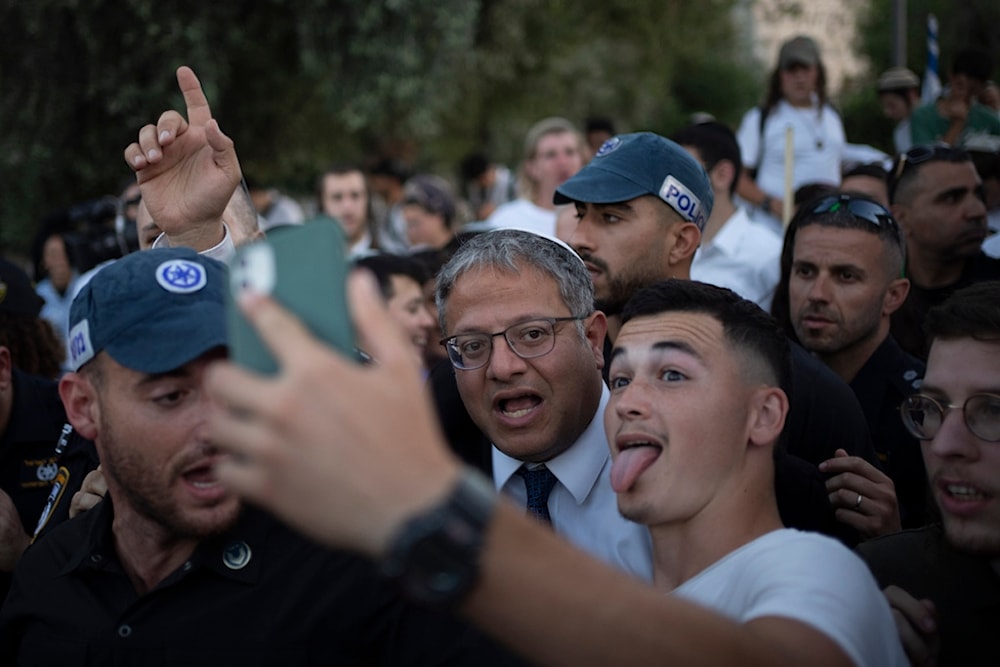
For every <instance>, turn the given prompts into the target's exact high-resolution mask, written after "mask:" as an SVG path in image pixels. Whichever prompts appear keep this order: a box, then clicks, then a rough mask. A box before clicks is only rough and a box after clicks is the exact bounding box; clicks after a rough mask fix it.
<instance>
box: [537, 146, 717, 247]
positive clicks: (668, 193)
mask: <svg viewBox="0 0 1000 667" xmlns="http://www.w3.org/2000/svg"><path fill="white" fill-rule="evenodd" d="M643 195H653V196H654V197H659V198H660V199H662V200H663V201H664V202H666V204H667V205H668V206H669V207H670V208H672V209H674V210H675V211H677V213H679V214H680V216H681V217H682V218H684V219H685V220H687V221H688V222H693V223H694V224H696V225H698V229H704V227H705V222H706V221H707V220H708V216H709V215H711V213H712V203H713V202H714V199H715V196H714V195H713V194H712V185H711V183H710V182H709V180H708V174H706V173H705V169H704V168H703V167H702V166H701V164H699V163H698V161H697V160H695V159H694V158H693V157H692V156H691V154H690V153H688V152H687V151H686V150H684V149H683V148H681V147H680V146H679V145H677V144H676V143H674V142H673V141H670V140H669V139H666V138H664V137H661V136H660V135H658V134H654V133H652V132H635V133H633V134H620V135H618V136H616V137H612V138H610V139H608V140H607V141H605V142H604V145H603V146H601V148H600V149H599V150H598V151H597V154H596V155H594V159H593V160H591V161H590V163H589V164H588V165H587V166H585V167H584V168H583V169H581V170H580V171H578V172H577V173H576V175H575V176H573V177H572V178H570V179H569V180H567V181H566V182H565V183H563V184H562V185H560V186H559V187H558V188H557V189H556V193H555V196H554V197H553V202H554V203H556V204H569V203H571V202H586V203H589V204H613V203H615V202H624V201H629V200H630V199H635V198H636V197H642V196H643Z"/></svg>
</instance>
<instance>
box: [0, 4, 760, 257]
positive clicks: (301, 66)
mask: <svg viewBox="0 0 1000 667" xmlns="http://www.w3.org/2000/svg"><path fill="white" fill-rule="evenodd" d="M735 4H738V3H737V1H736V0H701V1H700V2H697V3H691V2H684V1H682V0H655V1H654V0H577V1H575V2H570V1H568V0H437V1H436V2H433V3H427V2H422V1H420V0H382V1H381V2H371V1H370V0H333V1H331V0H296V1H294V2H293V1H291V0H229V1H227V2H216V3H212V2H204V3H202V2H190V1H187V2H185V1H181V0H158V1H154V0H90V1H89V2H82V1H81V0H32V2H27V1H20V0H15V1H14V2H10V3H0V90H2V95H0V127H2V128H3V132H2V133H0V249H4V248H7V249H15V250H21V251H23V250H24V249H26V246H27V243H28V241H29V239H30V237H31V235H32V234H34V232H35V230H36V228H37V224H38V220H39V219H40V218H41V216H42V215H44V214H45V213H46V212H48V211H51V210H55V209H61V208H63V207H66V206H68V205H70V204H72V203H74V202H78V201H81V200H85V199H91V198H95V197H98V196H101V195H105V194H109V193H117V192H118V191H119V190H120V189H121V187H122V184H123V183H124V182H125V180H126V179H128V178H129V177H130V176H131V172H130V171H129V170H128V169H127V167H126V166H125V165H124V163H123V161H122V157H121V153H122V149H124V147H125V146H126V145H127V144H128V143H129V142H131V141H133V140H134V139H135V137H136V134H137V130H138V129H139V128H140V127H141V126H142V125H144V124H146V123H150V122H155V121H156V118H157V116H158V114H159V113H160V112H161V111H163V110H164V109H167V108H180V106H179V105H181V103H182V100H181V99H180V95H179V93H178V92H177V91H176V82H175V80H174V76H173V73H174V71H175V69H176V67H177V66H179V65H181V64H189V65H191V66H192V67H193V68H194V69H195V71H196V72H197V73H198V75H199V77H200V78H201V79H202V83H203V85H204V86H205V89H206V93H207V95H208V97H209V100H210V101H211V102H212V104H213V110H214V112H215V115H216V116H217V117H218V118H219V120H220V124H221V125H222V128H223V130H224V131H226V132H227V133H229V134H230V135H231V136H232V137H233V138H234V139H235V140H236V142H237V147H238V151H239V153H240V157H241V161H242V163H243V165H244V169H245V170H246V171H247V173H249V174H252V175H253V176H254V177H255V179H256V180H258V181H261V182H271V183H276V184H279V185H282V186H284V187H286V188H287V189H290V190H292V191H293V192H295V193H298V194H305V193H307V192H308V191H309V189H310V188H311V185H312V179H313V177H314V175H315V174H316V173H317V172H318V171H319V170H320V169H322V168H323V167H324V166H325V165H326V164H328V163H329V162H332V161H335V160H336V161H341V160H355V161H357V160H360V159H362V158H363V157H365V156H366V155H369V154H371V153H373V152H376V151H380V150H394V151H397V152H400V153H402V154H403V155H404V156H405V157H407V158H408V159H411V160H413V161H416V162H418V163H419V165H420V166H421V167H424V168H432V169H435V170H437V171H439V172H441V173H443V174H445V175H449V176H450V175H451V170H452V169H453V165H454V164H455V163H456V162H457V160H458V159H459V158H460V157H461V155H462V154H464V153H465V152H467V151H469V150H473V149H477V148H481V147H485V148H487V149H489V150H490V151H491V152H493V154H494V155H495V156H496V157H497V158H498V159H501V160H503V161H506V162H508V163H516V162H517V161H518V160H519V158H520V142H521V138H522V137H523V134H524V131H525V130H526V129H527V127H528V126H529V125H530V124H531V123H533V122H534V121H536V120H538V119H539V118H541V117H544V116H547V115H562V116H566V117H568V118H570V119H571V120H574V121H578V122H579V121H582V120H583V119H584V118H585V117H586V116H588V115H592V114H600V115H606V116H610V117H612V118H614V119H615V121H616V122H617V123H618V124H619V126H620V127H621V128H622V129H623V130H631V129H653V130H658V131H661V132H670V131H672V130H673V129H675V128H676V127H678V126H679V125H680V124H681V123H683V122H684V121H685V120H686V118H687V116H688V114H690V113H691V112H693V111H709V112H711V113H714V114H716V115H717V116H719V117H720V118H721V119H723V120H726V121H730V122H734V121H735V120H736V119H738V117H739V114H740V113H742V111H743V110H744V109H745V108H746V107H748V106H750V105H751V104H753V103H754V101H755V99H756V97H757V95H758V92H759V72H757V71H756V70H755V69H754V68H753V67H752V66H750V65H749V64H748V63H747V61H748V58H746V57H745V54H746V53H749V48H745V45H741V44H740V43H739V42H738V41H737V39H736V32H735V30H734V26H733V21H732V20H731V16H732V8H733V6H734V5H735Z"/></svg>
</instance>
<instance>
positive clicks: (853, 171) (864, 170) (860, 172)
mask: <svg viewBox="0 0 1000 667" xmlns="http://www.w3.org/2000/svg"><path fill="white" fill-rule="evenodd" d="M850 176H870V177H872V178H881V179H882V180H883V181H885V182H886V183H888V182H889V172H887V171H886V170H885V167H883V166H882V165H881V164H879V163H878V162H868V163H865V164H859V165H855V166H853V167H851V168H850V169H848V170H846V171H845V172H844V173H843V174H842V176H841V178H842V179H844V178H848V177H850Z"/></svg>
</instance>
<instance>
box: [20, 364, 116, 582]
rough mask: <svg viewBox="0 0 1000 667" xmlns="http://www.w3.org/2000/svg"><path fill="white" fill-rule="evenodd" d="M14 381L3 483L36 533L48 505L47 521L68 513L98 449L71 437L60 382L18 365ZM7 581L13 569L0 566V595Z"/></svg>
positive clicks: (30, 530) (56, 520) (26, 525)
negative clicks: (24, 369) (62, 444)
mask: <svg viewBox="0 0 1000 667" xmlns="http://www.w3.org/2000/svg"><path fill="white" fill-rule="evenodd" d="M12 381H13V391H14V400H13V401H12V405H11V415H10V421H9V422H8V423H7V429H6V430H5V431H4V433H3V435H2V437H0V489H3V490H4V492H6V493H7V495H9V496H10V498H11V500H12V501H13V503H14V507H16V508H17V513H18V515H19V516H20V518H21V525H22V526H23V527H24V530H25V532H26V533H27V534H28V535H33V534H35V529H36V527H37V526H38V524H39V518H40V517H41V516H42V514H43V512H45V509H46V507H48V508H49V509H50V511H49V512H47V516H48V517H49V520H48V523H49V525H55V524H57V523H59V522H61V521H63V520H65V519H66V518H68V517H69V501H70V499H71V498H72V496H73V493H75V492H76V490H77V489H79V488H80V485H81V484H82V482H83V478H84V477H85V476H86V474H87V473H88V472H90V471H91V470H93V469H94V468H96V467H97V451H96V450H95V449H94V447H93V443H90V442H89V441H86V440H84V439H83V438H80V437H78V436H77V437H73V436H74V435H75V434H73V433H72V429H71V427H70V426H69V425H68V424H67V423H66V411H65V410H64V409H63V404H62V400H60V398H59V389H58V383H56V382H55V381H54V380H48V379H46V378H42V377H38V376H34V375H28V374H27V373H23V372H21V371H19V370H18V369H17V368H14V369H13V373H12ZM64 429H65V431H64ZM64 432H65V435H66V437H65V438H64V439H63V441H64V446H63V447H60V446H59V441H60V437H61V436H63V434H64ZM50 497H51V498H52V502H51V503H49V498H50ZM9 586H10V573H8V572H0V600H2V599H3V597H4V596H6V593H7V589H8V588H9Z"/></svg>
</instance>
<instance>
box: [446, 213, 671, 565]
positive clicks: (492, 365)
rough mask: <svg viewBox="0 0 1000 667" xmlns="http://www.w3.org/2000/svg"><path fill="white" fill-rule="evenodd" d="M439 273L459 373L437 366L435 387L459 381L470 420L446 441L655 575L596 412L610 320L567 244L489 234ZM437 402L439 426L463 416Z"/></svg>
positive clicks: (501, 482) (545, 512) (553, 519)
mask: <svg viewBox="0 0 1000 667" xmlns="http://www.w3.org/2000/svg"><path fill="white" fill-rule="evenodd" d="M437 280H438V283H437V304H438V313H439V319H440V324H441V330H442V331H444V332H445V336H446V337H445V339H444V340H443V341H442V343H443V344H444V346H445V348H446V350H447V353H448V358H449V360H450V361H451V365H452V367H453V371H452V372H453V375H454V377H453V379H452V378H451V377H441V376H440V370H441V369H440V367H439V368H438V369H437V370H438V371H439V374H438V377H437V382H436V384H437V385H438V387H437V389H436V390H437V391H439V392H440V386H441V385H444V386H447V383H446V382H445V381H447V380H450V381H451V382H452V383H453V384H457V387H458V393H459V395H460V396H461V400H462V402H463V403H464V406H465V410H466V411H467V412H468V416H469V417H470V418H471V420H472V422H473V423H474V426H472V427H471V428H470V429H469V432H468V433H467V434H465V435H464V436H462V437H460V438H453V440H452V442H453V446H456V445H457V448H458V449H464V450H465V452H464V455H465V458H466V459H467V460H469V461H471V462H473V463H475V464H477V465H478V467H480V468H481V469H482V470H483V471H484V472H486V473H487V474H492V478H493V483H494V485H495V487H496V489H497V490H498V491H502V492H503V493H505V494H506V495H508V496H509V497H511V498H512V499H513V500H514V502H515V503H517V504H518V505H520V506H521V507H525V508H526V510H527V512H528V513H529V514H532V515H534V516H535V517H537V518H538V519H540V520H542V521H544V522H548V523H550V524H551V526H552V528H553V529H554V530H555V531H556V532H557V533H559V534H560V535H563V536H564V537H566V538H567V539H569V540H570V541H571V542H573V543H574V544H576V545H577V546H578V547H580V548H582V549H584V550H585V551H587V552H589V553H591V554H592V555H594V556H597V557H598V558H601V559H602V560H604V561H606V562H608V563H610V564H612V565H614V566H616V567H618V568H619V569H622V570H624V571H626V572H630V573H632V574H633V575H636V576H638V577H640V578H642V579H644V580H647V581H648V580H650V579H651V578H652V561H651V549H652V547H651V544H650V541H649V534H648V532H647V531H646V529H645V528H644V527H642V526H640V525H638V524H635V523H632V522H630V521H627V520H626V519H623V518H622V517H621V516H620V515H619V514H618V508H617V503H616V500H615V493H614V491H613V490H612V488H611V481H610V473H611V459H610V455H609V453H608V445H607V440H606V439H605V435H604V431H603V428H602V425H601V419H600V415H601V414H603V412H604V407H605V405H606V404H607V401H608V396H609V392H608V388H607V387H606V386H605V384H604V382H603V381H602V378H601V368H602V367H603V365H604V357H603V352H602V346H603V344H604V335H605V332H606V330H607V320H606V318H605V316H604V313H602V312H600V311H598V310H595V309H594V288H593V284H592V282H591V280H590V275H589V274H588V273H587V269H586V267H585V266H584V263H583V261H581V260H580V258H579V257H578V256H577V255H576V253H574V252H573V251H572V250H571V249H570V248H569V247H568V246H566V245H565V244H563V243H562V242H559V241H555V240H552V239H548V238H545V237H542V236H539V235H537V234H534V233H531V232H526V231H521V230H496V231H492V232H489V233H485V234H481V235H478V236H476V237H473V238H472V239H470V240H469V241H467V242H466V243H465V244H463V245H462V246H461V247H460V248H459V250H458V251H457V252H456V253H455V255H454V257H452V259H451V260H450V261H449V262H448V263H447V264H446V265H445V266H444V267H443V268H442V269H441V271H440V272H439V273H438V279H437ZM432 382H433V380H432ZM438 403H439V410H442V411H443V413H442V417H443V418H442V422H443V423H444V424H445V427H446V429H447V428H449V427H450V426H449V424H452V426H451V427H453V422H454V421H456V420H460V419H462V418H463V417H464V415H463V414H462V411H461V406H459V405H456V404H454V403H452V404H450V405H448V404H443V403H442V400H441V396H440V394H439V396H438ZM476 429H478V431H481V433H482V435H479V434H478V432H477V430H476ZM483 436H485V440H484V438H483ZM456 440H458V442H457V443H456Z"/></svg>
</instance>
